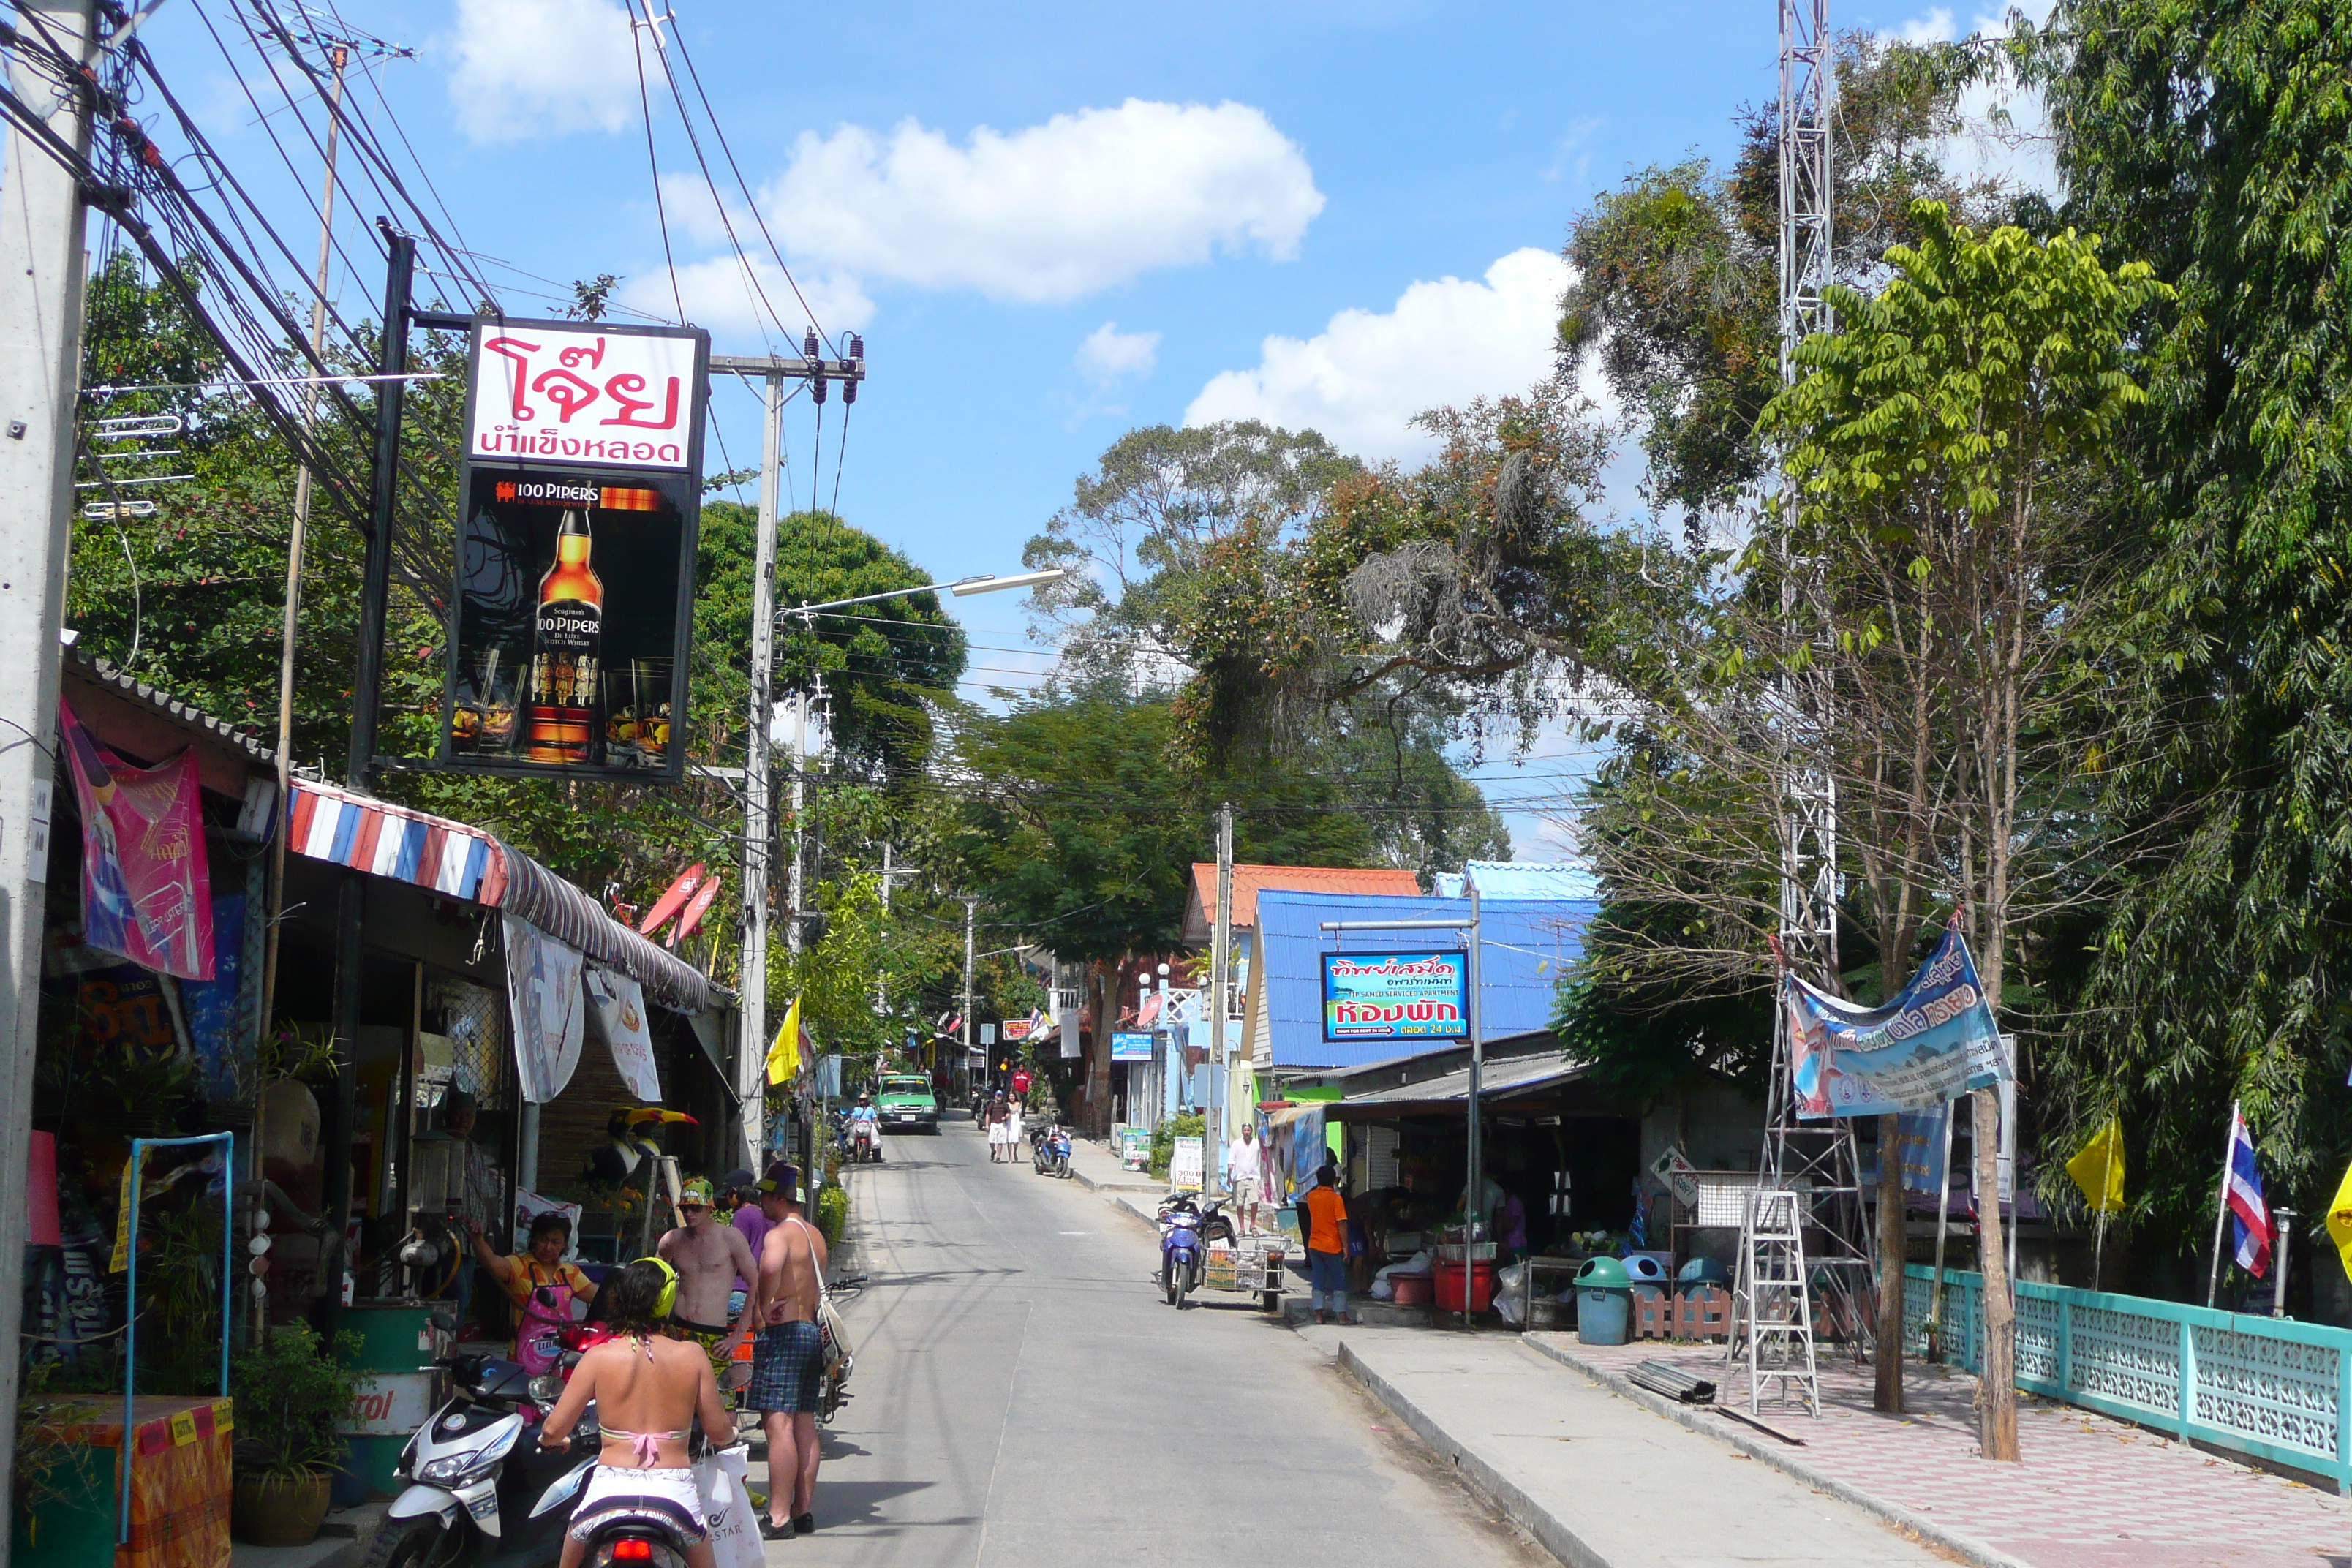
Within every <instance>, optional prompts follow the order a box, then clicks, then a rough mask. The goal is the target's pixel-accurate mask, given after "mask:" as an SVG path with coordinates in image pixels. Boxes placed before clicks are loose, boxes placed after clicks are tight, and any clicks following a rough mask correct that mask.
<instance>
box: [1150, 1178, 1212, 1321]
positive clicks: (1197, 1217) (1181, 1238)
mask: <svg viewBox="0 0 2352 1568" xmlns="http://www.w3.org/2000/svg"><path fill="white" fill-rule="evenodd" d="M1200 1224H1201V1214H1200V1210H1199V1209H1198V1208H1196V1207H1195V1206H1193V1205H1191V1204H1182V1205H1171V1206H1170V1207H1168V1208H1164V1209H1162V1210H1160V1289H1162V1290H1164V1291H1166V1292H1167V1294H1168V1304H1169V1305H1170V1306H1171V1307H1173V1308H1175V1309H1176V1310H1178V1311H1180V1312H1181V1311H1182V1310H1184V1298H1185V1297H1187V1296H1189V1295H1191V1294H1192V1292H1193V1291H1195V1290H1198V1289H1200V1288H1201V1269H1202V1246H1201V1231H1200Z"/></svg>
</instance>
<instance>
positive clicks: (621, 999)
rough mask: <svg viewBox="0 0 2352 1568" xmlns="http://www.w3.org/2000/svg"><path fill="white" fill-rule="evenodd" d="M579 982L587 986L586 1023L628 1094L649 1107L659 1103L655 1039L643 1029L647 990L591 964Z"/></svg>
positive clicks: (659, 1092) (660, 1095) (610, 971)
mask: <svg viewBox="0 0 2352 1568" xmlns="http://www.w3.org/2000/svg"><path fill="white" fill-rule="evenodd" d="M582 979H583V982H584V983H585V984H586V985H587V987H588V1021H589V1023H590V1024H591V1025H593V1026H594V1028H595V1030H596V1033H597V1035H598V1036H599V1037H602V1038H603V1040H604V1044H605V1047H607V1048H608V1049H610V1050H611V1051H612V1053H613V1066H614V1068H618V1069H619V1071H620V1074H621V1081H622V1082H624V1083H625V1084H627V1085H628V1086H629V1092H630V1093H631V1094H634V1095H635V1096H636V1097H637V1098H638V1099H639V1100H644V1101H646V1103H647V1104H649V1105H659V1104H660V1103H661V1097H662V1092H661V1073H660V1070H659V1069H658V1068H656V1066H655V1064H654V1037H653V1035H652V1034H651V1033H650V1032H649V1031H648V1030H647V1029H646V991H645V987H644V986H642V985H640V984H637V983H636V982H635V980H632V979H631V978H629V976H627V975H625V974H623V973H618V972H617V971H614V970H610V969H606V968H605V967H604V966H603V965H602V964H596V963H591V964H588V965H587V966H586V968H585V972H584V973H583V976H582Z"/></svg>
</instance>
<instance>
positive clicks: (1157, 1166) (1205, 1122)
mask: <svg viewBox="0 0 2352 1568" xmlns="http://www.w3.org/2000/svg"><path fill="white" fill-rule="evenodd" d="M1208 1131H1209V1119H1208V1118H1207V1117H1205V1116H1203V1115H1202V1114H1201V1113H1200V1112H1199V1111H1197V1110H1187V1111H1184V1112H1183V1113H1181V1115H1177V1116H1172V1117H1171V1118H1169V1119H1168V1120H1167V1121H1163V1122H1161V1123H1160V1125H1159V1126H1157V1127H1155V1128H1153V1129H1152V1130H1151V1173H1152V1175H1154V1176H1155V1177H1157V1178H1159V1179H1160V1181H1163V1182H1164V1181H1166V1180H1167V1179H1168V1167H1169V1165H1170V1164H1171V1163H1173V1162H1174V1160H1175V1158H1176V1140H1178V1139H1179V1138H1204V1137H1206V1136H1207V1135H1208Z"/></svg>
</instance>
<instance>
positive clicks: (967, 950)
mask: <svg viewBox="0 0 2352 1568" xmlns="http://www.w3.org/2000/svg"><path fill="white" fill-rule="evenodd" d="M979 909H980V900H978V899H975V898H973V897H972V896H971V894H969V893H967V894H965V895H964V900H963V1057H962V1059H961V1061H960V1062H959V1063H958V1064H957V1070H958V1071H959V1072H961V1074H962V1075H963V1078H964V1082H965V1085H966V1087H967V1088H969V1087H970V1085H971V950H972V940H971V939H972V932H973V925H972V921H973V918H974V916H975V914H976V913H977V912H978V910H979Z"/></svg>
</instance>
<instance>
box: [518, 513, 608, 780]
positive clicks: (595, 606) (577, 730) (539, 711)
mask: <svg viewBox="0 0 2352 1568" xmlns="http://www.w3.org/2000/svg"><path fill="white" fill-rule="evenodd" d="M591 542H592V541H591V540H590V538H589V534H588V517H587V514H586V513H585V512H580V511H567V512H565V513H564V514H563V523H562V527H560V528H559V529H557V530H556V533H555V563H554V564H553V565H551V566H550V567H549V568H548V569H547V575H546V576H544V577H542V578H541V579H540V580H539V613H538V616H536V618H535V620H534V623H533V626H532V628H531V632H532V641H531V658H530V699H529V704H530V715H529V729H528V731H526V734H525V737H524V744H525V746H526V748H527V751H526V753H525V754H526V755H528V756H529V757H530V760H531V761H532V762H534V763H572V764H573V765H575V766H576V765H579V764H582V763H586V762H587V761H588V747H589V742H590V739H591V737H593V735H594V734H595V732H596V692H597V665H598V655H599V653H600V652H601V650H602V648H603V646H604V584H603V583H602V582H601V581H599V580H598V579H597V576H596V574H595V573H594V572H593V571H591V570H590V569H589V566H588V550H589V546H590V544H591Z"/></svg>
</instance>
